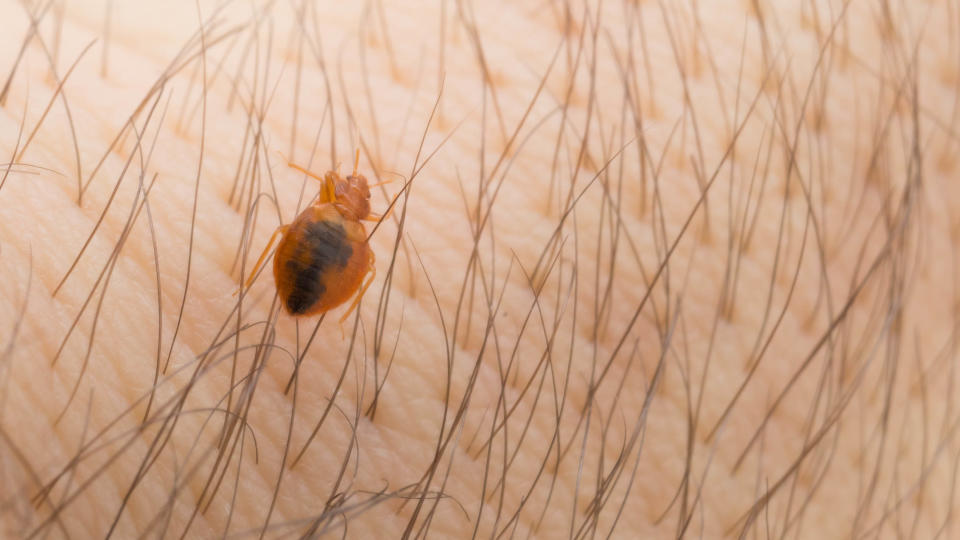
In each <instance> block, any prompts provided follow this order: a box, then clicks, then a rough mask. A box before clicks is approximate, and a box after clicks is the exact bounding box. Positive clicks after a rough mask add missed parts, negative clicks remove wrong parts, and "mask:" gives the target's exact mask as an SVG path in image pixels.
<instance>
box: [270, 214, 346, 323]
mask: <svg viewBox="0 0 960 540" xmlns="http://www.w3.org/2000/svg"><path fill="white" fill-rule="evenodd" d="M300 238H301V242H300V243H299V245H298V246H297V249H296V251H295V252H294V254H293V256H292V257H290V258H289V259H288V260H287V262H286V271H287V272H289V276H290V277H291V278H292V279H293V290H292V291H291V292H290V296H289V297H288V298H287V309H288V310H289V311H290V313H292V314H294V315H299V314H302V313H305V312H307V311H308V310H309V309H310V308H311V307H312V306H313V305H314V304H316V303H317V301H318V300H320V298H322V297H323V294H324V293H325V292H326V290H327V288H326V286H325V285H324V284H323V280H322V279H321V278H322V276H323V274H324V273H325V272H336V271H338V270H341V269H343V268H344V267H345V266H346V265H347V262H349V261H350V256H351V255H353V248H352V247H350V242H349V241H348V240H347V233H346V231H344V230H343V225H341V224H340V223H337V222H335V221H319V222H313V223H307V224H306V226H304V228H303V235H302V236H301V237H300Z"/></svg>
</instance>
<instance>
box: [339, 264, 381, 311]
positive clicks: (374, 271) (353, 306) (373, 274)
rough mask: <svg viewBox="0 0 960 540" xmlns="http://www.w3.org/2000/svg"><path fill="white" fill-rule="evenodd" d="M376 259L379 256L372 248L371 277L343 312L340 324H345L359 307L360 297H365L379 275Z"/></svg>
mask: <svg viewBox="0 0 960 540" xmlns="http://www.w3.org/2000/svg"><path fill="white" fill-rule="evenodd" d="M376 260H377V258H376V257H375V256H374V255H373V250H370V270H369V273H370V278H369V279H367V282H366V283H364V284H363V287H361V288H360V292H359V293H357V296H356V298H354V299H353V303H352V304H350V309H348V310H347V312H346V313H344V314H343V317H340V324H343V321H345V320H347V317H349V316H350V314H351V313H353V310H354V309H356V308H357V304H359V303H360V299H361V298H363V294H364V293H365V292H367V289H369V288H370V285H372V284H373V278H375V277H377V266H376V265H375V264H374V262H375V261H376Z"/></svg>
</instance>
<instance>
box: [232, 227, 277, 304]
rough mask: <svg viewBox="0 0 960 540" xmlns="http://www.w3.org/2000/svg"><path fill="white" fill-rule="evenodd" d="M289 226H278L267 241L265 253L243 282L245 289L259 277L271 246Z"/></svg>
mask: <svg viewBox="0 0 960 540" xmlns="http://www.w3.org/2000/svg"><path fill="white" fill-rule="evenodd" d="M287 227H289V225H281V226H279V227H277V230H275V231H273V235H271V236H270V241H269V242H267V247H265V248H263V253H261V254H260V258H259V259H257V264H255V265H253V270H251V271H250V275H249V277H247V281H246V283H244V284H243V288H244V289H249V288H250V284H251V283H253V278H255V277H257V272H258V271H259V270H260V267H261V266H263V262H264V260H265V259H266V258H267V255H268V254H269V253H270V248H272V247H273V243H274V242H276V241H277V236H279V235H281V234H284V233H286V232H287ZM239 292H240V290H237V292H235V293H233V294H234V296H236V295H237V293H239Z"/></svg>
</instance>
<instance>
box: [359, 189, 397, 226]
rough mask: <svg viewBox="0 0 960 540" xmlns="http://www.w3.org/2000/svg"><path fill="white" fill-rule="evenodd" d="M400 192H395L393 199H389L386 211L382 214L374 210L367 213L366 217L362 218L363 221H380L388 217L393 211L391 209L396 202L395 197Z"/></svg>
mask: <svg viewBox="0 0 960 540" xmlns="http://www.w3.org/2000/svg"><path fill="white" fill-rule="evenodd" d="M400 193H403V191H401V192H400ZM400 193H397V194H396V195H394V197H393V200H392V201H390V204H389V205H388V206H387V211H386V212H384V213H382V214H378V213H376V212H370V213H369V214H367V216H366V217H364V218H362V219H363V220H364V221H381V220H384V219H387V218H388V217H390V214H392V213H393V209H394V208H395V207H396V206H397V205H396V202H397V199H399V198H400Z"/></svg>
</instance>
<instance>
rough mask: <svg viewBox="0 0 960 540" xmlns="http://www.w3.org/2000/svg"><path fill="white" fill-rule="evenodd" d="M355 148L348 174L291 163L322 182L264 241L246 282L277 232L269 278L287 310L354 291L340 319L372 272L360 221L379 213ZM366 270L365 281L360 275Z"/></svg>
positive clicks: (317, 305)
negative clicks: (310, 198)
mask: <svg viewBox="0 0 960 540" xmlns="http://www.w3.org/2000/svg"><path fill="white" fill-rule="evenodd" d="M359 163H360V151H359V150H357V154H356V159H355V160H354V164H353V174H351V175H349V176H347V177H346V178H344V177H342V176H340V173H339V171H329V172H327V173H326V174H325V175H323V177H320V176H318V175H316V174H314V173H312V172H310V171H308V170H306V169H304V168H303V167H300V166H299V165H295V164H293V163H288V165H289V166H290V167H293V168H294V169H296V170H298V171H300V172H303V173H305V174H307V175H308V176H310V177H311V178H314V179H316V180H319V181H320V182H321V183H322V184H323V185H322V187H321V188H320V195H319V197H318V199H317V202H316V203H314V204H312V205H310V206H309V207H307V209H306V210H304V211H303V212H301V213H300V215H299V216H297V217H296V219H294V220H293V221H292V222H291V223H289V224H287V225H281V226H280V227H278V228H277V230H276V231H274V233H273V235H272V236H271V237H270V241H269V242H267V247H266V248H264V250H263V253H262V254H261V255H260V258H259V259H258V260H257V264H256V265H254V267H253V270H252V271H251V272H250V277H249V278H248V279H247V282H246V284H245V285H244V287H249V286H250V284H251V283H252V282H253V279H254V277H255V276H256V275H257V271H258V270H259V269H260V267H261V266H262V265H263V263H264V260H265V259H266V258H267V255H268V254H269V253H270V247H271V246H273V243H274V242H275V241H276V239H277V236H280V243H279V244H277V252H276V253H275V254H274V257H273V278H274V281H275V282H276V285H277V294H278V295H279V297H280V302H281V303H282V304H283V308H284V309H285V310H286V311H287V313H289V314H290V315H293V316H296V317H305V316H309V315H317V314H320V313H324V312H326V311H328V310H330V309H333V308H335V307H337V306H339V305H340V304H342V303H344V302H346V301H347V300H349V299H350V297H352V296H354V293H356V292H357V289H360V293H359V294H357V295H356V298H354V300H353V303H352V304H351V305H350V309H348V310H347V312H346V313H344V315H343V317H342V318H341V319H340V322H341V323H342V322H343V321H344V320H346V318H347V317H348V316H349V315H350V313H351V312H353V310H354V309H355V308H356V307H357V304H358V303H359V302H360V299H361V298H362V297H363V293H365V292H366V290H367V288H368V287H369V286H370V284H371V283H372V282H373V278H374V276H376V273H377V272H376V267H375V266H374V264H373V263H374V256H373V250H371V249H370V245H369V244H368V243H367V230H366V228H365V227H364V226H363V223H361V221H377V220H380V219H382V218H383V216H380V215H375V214H373V213H371V212H370V187H371V186H368V185H367V179H366V177H364V176H363V175H361V174H358V173H357V166H358V165H359ZM367 274H369V275H370V277H369V279H367V281H366V283H364V282H363V280H364V277H365V276H367Z"/></svg>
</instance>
